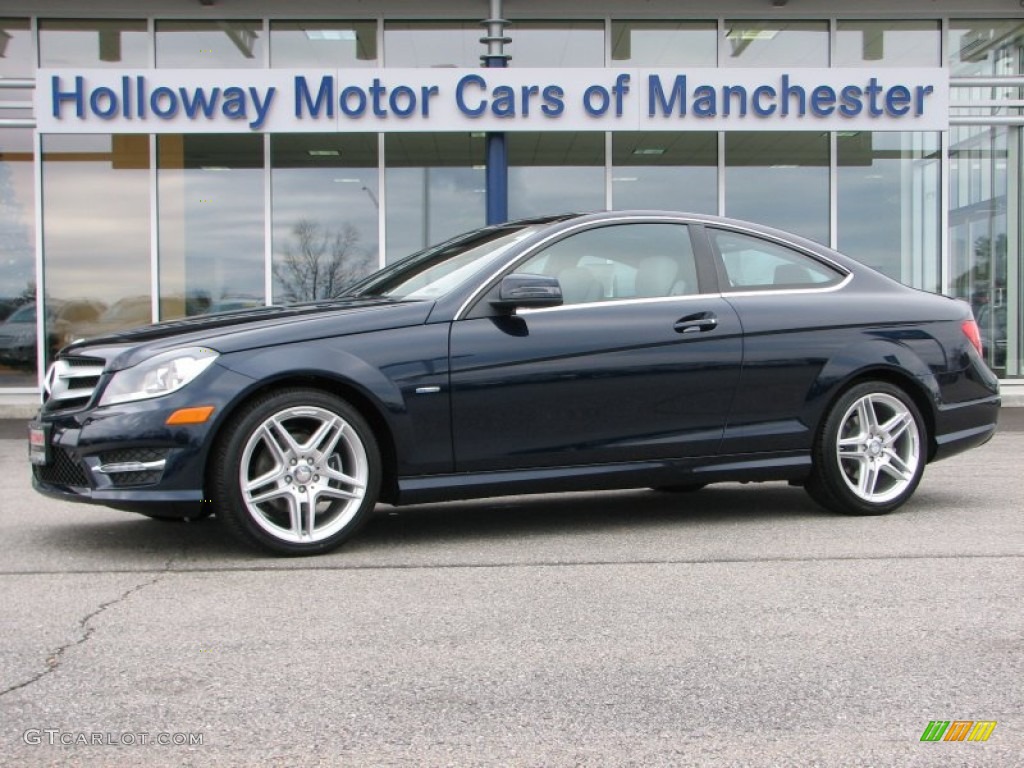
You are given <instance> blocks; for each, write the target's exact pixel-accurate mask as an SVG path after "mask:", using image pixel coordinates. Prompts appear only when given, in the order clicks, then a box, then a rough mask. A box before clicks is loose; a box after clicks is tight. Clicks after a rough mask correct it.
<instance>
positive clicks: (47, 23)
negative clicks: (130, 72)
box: [39, 19, 149, 67]
mask: <svg viewBox="0 0 1024 768" xmlns="http://www.w3.org/2000/svg"><path fill="white" fill-rule="evenodd" d="M39 65H40V66H41V67H72V66H73V67H148V66H149V33H148V32H147V30H146V20H145V19H40V20H39Z"/></svg>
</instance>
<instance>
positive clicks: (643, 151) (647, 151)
mask: <svg viewBox="0 0 1024 768" xmlns="http://www.w3.org/2000/svg"><path fill="white" fill-rule="evenodd" d="M633 154H634V155H664V154H665V148H664V147H637V148H636V149H634V150H633Z"/></svg>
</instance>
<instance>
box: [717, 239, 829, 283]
mask: <svg viewBox="0 0 1024 768" xmlns="http://www.w3.org/2000/svg"><path fill="white" fill-rule="evenodd" d="M708 234H709V236H710V237H711V242H712V243H713V244H714V247H715V250H716V251H717V252H718V255H719V258H720V259H721V262H722V266H723V268H724V270H725V276H726V278H727V281H728V282H727V285H726V286H724V287H723V289H724V290H726V291H737V290H739V291H757V290H786V289H801V288H803V289H806V288H827V287H829V286H831V285H836V284H838V283H840V282H841V281H842V279H843V277H845V275H844V274H843V273H842V272H840V271H839V270H837V269H834V268H833V267H831V266H829V265H827V264H824V263H822V262H820V261H818V260H817V259H815V258H813V257H811V256H809V255H807V254H805V253H803V252H801V251H797V250H795V249H793V248H789V247H787V246H784V245H780V244H779V243H775V242H772V241H770V240H765V239H763V238H760V237H755V236H753V235H747V234H743V233H740V232H729V231H726V230H720V229H709V230H708Z"/></svg>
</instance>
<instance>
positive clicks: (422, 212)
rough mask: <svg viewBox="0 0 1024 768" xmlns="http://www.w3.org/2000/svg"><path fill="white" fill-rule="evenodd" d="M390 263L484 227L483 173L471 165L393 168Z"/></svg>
mask: <svg viewBox="0 0 1024 768" xmlns="http://www.w3.org/2000/svg"><path fill="white" fill-rule="evenodd" d="M386 184H387V201H388V213H387V237H388V242H387V259H388V261H389V262H391V261H395V260H396V259H400V258H402V257H403V256H408V255H409V254H410V253H414V252H415V251H418V250H420V249H421V248H425V247H426V246H428V245H433V244H434V243H439V242H441V241H442V240H446V239H447V238H449V237H452V236H453V235H457V234H459V233H460V232H467V231H469V230H471V229H476V228H477V227H481V226H483V225H484V223H485V221H486V211H485V207H484V206H485V202H484V172H483V171H482V170H475V169H472V168H388V169H387V176H386Z"/></svg>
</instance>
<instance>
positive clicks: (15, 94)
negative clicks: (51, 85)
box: [0, 18, 36, 130]
mask: <svg viewBox="0 0 1024 768" xmlns="http://www.w3.org/2000/svg"><path fill="white" fill-rule="evenodd" d="M35 74H36V66H35V61H33V59H32V31H31V28H30V27H29V21H28V19H2V18H0V78H8V77H9V78H17V79H21V78H31V77H35ZM0 101H4V102H7V103H8V104H10V105H11V106H9V107H7V108H5V109H0V117H6V118H22V119H31V118H32V91H31V90H27V89H20V88H19V89H7V88H2V89H0ZM0 130H2V129H0Z"/></svg>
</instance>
